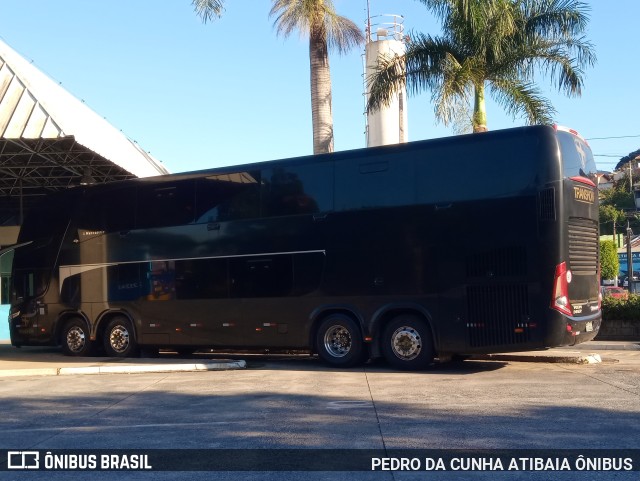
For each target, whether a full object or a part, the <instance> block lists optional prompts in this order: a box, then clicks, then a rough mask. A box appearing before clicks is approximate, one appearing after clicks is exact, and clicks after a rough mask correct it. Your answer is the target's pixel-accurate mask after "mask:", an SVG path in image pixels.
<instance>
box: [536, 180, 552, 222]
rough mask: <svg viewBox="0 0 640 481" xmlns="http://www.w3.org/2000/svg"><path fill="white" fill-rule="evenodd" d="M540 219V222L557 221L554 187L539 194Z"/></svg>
mask: <svg viewBox="0 0 640 481" xmlns="http://www.w3.org/2000/svg"><path fill="white" fill-rule="evenodd" d="M538 217H539V218H540V220H556V191H555V189H554V188H553V187H549V188H548V189H544V190H542V191H540V192H539V193H538Z"/></svg>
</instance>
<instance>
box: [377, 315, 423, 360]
mask: <svg viewBox="0 0 640 481" xmlns="http://www.w3.org/2000/svg"><path fill="white" fill-rule="evenodd" d="M382 353H383V355H384V357H385V359H386V360H387V362H388V363H389V364H391V365H392V366H393V367H395V368H396V369H401V370H403V371H418V370H420V369H425V368H426V367H427V366H428V365H429V364H431V363H432V362H433V359H434V357H435V353H434V348H433V339H432V336H431V330H430V329H429V325H428V324H427V323H426V321H424V320H423V319H422V318H420V317H418V316H416V315H413V314H402V315H399V316H396V317H395V318H393V319H392V320H391V322H389V324H387V326H386V327H385V329H384V332H383V334H382Z"/></svg>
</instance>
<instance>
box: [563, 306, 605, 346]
mask: <svg viewBox="0 0 640 481" xmlns="http://www.w3.org/2000/svg"><path fill="white" fill-rule="evenodd" d="M601 325H602V312H601V311H598V312H597V313H596V314H593V315H591V316H584V317H567V318H565V325H564V335H563V341H562V343H561V345H563V346H574V345H576V344H580V343H583V342H587V341H591V340H593V339H594V338H595V337H596V336H597V335H598V332H599V331H600V326H601Z"/></svg>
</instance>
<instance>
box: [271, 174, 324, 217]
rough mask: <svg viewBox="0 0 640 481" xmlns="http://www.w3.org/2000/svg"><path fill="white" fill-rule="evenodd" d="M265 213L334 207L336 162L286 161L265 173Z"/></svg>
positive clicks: (281, 213) (286, 212)
mask: <svg viewBox="0 0 640 481" xmlns="http://www.w3.org/2000/svg"><path fill="white" fill-rule="evenodd" d="M262 190H263V192H262V204H263V205H262V215H263V216H273V217H277V216H286V215H301V214H315V213H318V212H328V211H331V210H333V162H321V163H317V164H308V165H291V166H289V165H285V166H282V167H274V168H273V169H266V170H265V171H263V174H262Z"/></svg>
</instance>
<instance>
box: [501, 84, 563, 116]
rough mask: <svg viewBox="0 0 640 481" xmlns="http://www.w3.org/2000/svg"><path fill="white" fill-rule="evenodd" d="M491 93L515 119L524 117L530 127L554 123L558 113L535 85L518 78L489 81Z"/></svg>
mask: <svg viewBox="0 0 640 481" xmlns="http://www.w3.org/2000/svg"><path fill="white" fill-rule="evenodd" d="M489 91H490V94H491V96H492V97H493V98H494V100H495V101H496V102H497V103H498V104H500V105H501V106H502V107H503V108H504V109H505V110H506V111H507V113H508V114H510V115H511V116H512V117H513V118H516V117H518V116H523V117H524V118H525V120H526V122H527V123H528V124H529V125H535V124H542V125H549V124H552V123H553V115H554V114H555V112H556V111H555V109H554V107H553V105H552V104H551V102H549V100H547V99H546V98H545V97H543V96H542V95H541V93H540V91H539V90H538V89H537V88H536V87H535V85H534V84H532V83H527V82H521V81H520V80H518V79H516V78H500V79H492V80H490V81H489Z"/></svg>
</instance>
